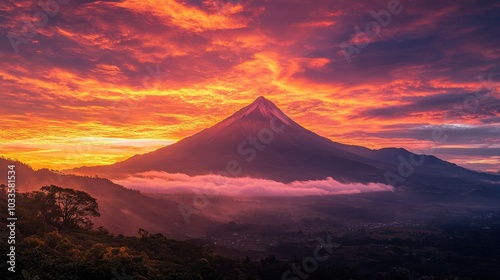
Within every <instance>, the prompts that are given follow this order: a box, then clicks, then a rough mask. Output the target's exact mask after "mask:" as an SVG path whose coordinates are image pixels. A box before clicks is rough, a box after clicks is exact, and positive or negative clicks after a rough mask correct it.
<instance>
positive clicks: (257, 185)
mask: <svg viewBox="0 0 500 280" xmlns="http://www.w3.org/2000/svg"><path fill="white" fill-rule="evenodd" d="M115 183H118V184H121V185H123V186H125V187H127V188H131V189H137V190H140V191H142V192H145V193H164V194H173V193H203V194H205V195H225V196H306V195H334V194H356V193H362V192H379V191H393V188H392V187H391V186H388V185H384V184H380V183H369V184H361V183H341V182H338V181H336V180H334V179H332V178H330V177H328V178H326V179H324V180H313V181H295V182H292V183H289V184H285V183H281V182H276V181H272V180H265V179H254V178H248V177H245V178H228V177H223V176H220V175H201V176H188V175H186V174H178V173H177V174H171V173H167V172H159V171H148V172H143V173H138V174H133V175H130V176H129V177H128V178H126V179H124V180H115Z"/></svg>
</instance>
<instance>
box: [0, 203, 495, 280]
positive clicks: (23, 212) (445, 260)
mask: <svg viewBox="0 0 500 280" xmlns="http://www.w3.org/2000/svg"><path fill="white" fill-rule="evenodd" d="M368 197H369V196H368ZM308 199H309V200H312V201H314V204H315V205H316V208H315V209H313V210H311V212H309V213H307V211H302V212H301V215H298V214H293V215H291V216H288V217H286V216H283V215H284V214H280V213H282V210H276V209H277V208H276V207H273V209H275V211H269V213H270V215H269V216H267V217H265V216H260V219H258V217H257V218H256V217H255V216H254V215H257V216H258V215H261V213H259V212H252V210H254V209H253V208H251V207H250V206H249V205H250V204H252V205H254V206H253V207H254V208H259V205H260V208H262V209H263V210H265V207H264V202H266V201H267V203H269V201H268V200H269V199H266V198H262V199H253V200H252V199H250V200H249V199H246V200H247V202H246V203H248V204H246V203H242V200H241V199H239V200H238V199H236V200H237V203H238V204H240V205H241V207H243V208H245V209H248V210H249V212H245V213H246V214H245V215H243V214H241V213H243V212H239V213H240V214H235V216H233V215H230V216H231V218H237V220H232V221H229V222H223V221H222V220H221V221H220V222H219V223H218V224H217V227H211V228H209V229H208V230H207V231H206V233H204V234H203V238H199V239H189V240H174V239H171V238H167V237H165V236H164V235H162V234H159V233H150V232H148V231H147V229H145V230H143V229H141V230H139V229H138V233H137V236H122V235H117V234H111V233H109V232H108V231H107V230H106V229H105V228H103V227H99V228H97V229H64V228H61V227H57V226H54V225H52V224H48V223H47V222H46V221H44V220H43V219H42V218H40V217H38V216H37V214H36V213H37V209H36V204H33V201H29V198H27V197H25V196H24V195H21V196H19V197H18V200H19V202H18V210H17V211H18V213H19V222H18V228H17V241H16V258H17V264H16V266H17V267H16V273H15V274H14V273H11V272H8V271H7V263H6V260H5V258H6V257H5V254H3V256H4V257H3V258H4V261H2V263H1V264H0V275H1V279H35V276H39V277H40V279H51V280H52V279H53V280H58V279H65V280H67V279H103V280H104V279H106V280H108V279H117V280H125V279H150V280H155V279H176V280H181V279H182V280H188V279H204V280H208V279H221V280H222V279H227V280H234V279H276V280H279V279H289V280H297V279H328V280H331V279H346V280H348V279H500V268H498V262H499V260H500V212H499V211H498V210H497V209H495V207H484V209H481V208H475V210H471V209H465V208H460V207H458V206H455V207H451V206H449V205H448V206H447V207H444V206H441V207H440V206H439V205H438V204H436V205H437V206H434V207H430V206H429V207H428V208H427V209H422V211H421V212H420V213H413V214H414V215H409V213H406V212H407V211H411V209H412V206H411V205H408V207H407V208H404V207H401V209H406V210H404V211H403V210H400V211H403V212H404V213H406V215H402V214H398V215H396V216H399V218H400V219H398V218H397V217H395V216H390V215H388V214H387V213H386V212H377V210H376V207H374V208H372V209H368V210H367V209H366V208H363V207H361V206H359V205H361V204H360V202H359V200H361V201H365V202H366V200H367V199H368V198H367V197H364V196H358V197H352V198H351V200H352V201H349V200H348V199H346V198H343V200H344V204H340V203H339V205H340V206H336V207H337V208H336V207H333V206H332V203H331V201H328V199H326V200H325V203H324V204H322V203H320V202H319V201H317V200H318V199H321V200H324V199H325V198H308ZM315 199H316V200H315ZM331 199H333V198H331ZM336 199H338V198H336ZM379 199H380V198H379ZM273 200H275V199H273ZM285 200H288V201H290V203H291V204H290V205H288V206H287V204H286V203H285V202H284V201H285ZM300 200H302V201H304V200H305V199H304V198H293V199H292V198H286V199H285V198H283V199H282V200H281V201H280V200H278V201H280V203H281V204H283V205H285V206H287V207H291V205H292V204H293V205H296V204H297V203H298V202H299V201H300ZM234 201H235V199H231V198H219V199H218V200H213V203H214V204H213V205H212V208H207V209H205V213H206V215H211V214H213V213H216V212H220V211H221V210H223V208H224V207H226V206H224V205H225V204H228V203H229V204H231V203H234ZM353 201H358V202H357V204H356V205H358V206H357V207H352V206H349V207H351V208H349V207H348V205H352V203H353ZM380 201H381V202H380V205H379V207H380V209H379V210H381V209H386V211H387V212H390V211H388V210H387V207H388V206H389V205H390V204H391V203H393V202H388V201H386V202H385V203H384V202H383V200H380ZM326 202H328V203H326ZM304 203H310V202H304ZM388 204H389V205H388ZM267 205H269V206H271V205H270V204H267ZM27 206H29V207H27ZM285 206H283V207H284V208H285ZM1 207H2V209H1V213H2V216H1V218H2V219H4V220H5V219H6V214H4V213H6V209H5V207H6V201H5V198H2V201H1ZM297 207H299V206H297ZM299 208H300V207H299ZM302 209H304V208H302ZM336 209H337V210H336ZM349 209H350V210H349ZM478 209H479V210H478ZM291 210H294V209H293V208H292V209H291ZM325 211H326V212H330V215H326V214H325V213H324V214H325V215H323V216H322V215H315V218H313V216H314V215H313V214H312V213H322V212H325ZM349 211H351V212H349ZM220 213H221V215H222V213H223V211H222V212H220ZM342 213H343V215H342V217H339V216H337V215H340V214H342ZM432 213H434V215H433V216H432V217H433V218H429V217H427V215H430V214H432ZM226 215H227V213H226ZM238 215H240V216H238ZM274 215H278V216H274ZM279 215H281V218H280V217H279ZM403 216H404V217H405V218H404V217H403ZM445 216H447V217H448V218H444V217H445ZM221 217H222V216H221ZM221 217H219V218H220V219H222V218H221ZM252 217H253V218H252ZM327 217H331V218H327ZM354 217H357V218H354ZM384 217H386V218H384ZM412 217H413V218H412ZM226 218H228V217H226ZM410 218H412V219H410ZM273 221H274V222H273ZM292 221H293V224H288V223H290V222H292ZM368 221H370V222H368ZM196 222H197V220H196V218H195V217H194V216H193V220H192V221H191V224H190V225H187V226H191V227H192V228H193V230H194V229H196ZM286 224H288V226H287V225H286ZM3 236H4V237H5V234H4V235H3ZM1 246H2V247H1V251H2V252H7V251H8V248H7V242H2V243H1ZM22 271H24V274H25V275H24V276H23V275H22V274H21V273H22Z"/></svg>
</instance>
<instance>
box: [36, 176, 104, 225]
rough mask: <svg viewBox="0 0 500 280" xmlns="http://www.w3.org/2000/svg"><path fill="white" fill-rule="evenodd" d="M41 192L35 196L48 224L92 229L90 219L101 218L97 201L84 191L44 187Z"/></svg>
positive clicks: (53, 186)
mask: <svg viewBox="0 0 500 280" xmlns="http://www.w3.org/2000/svg"><path fill="white" fill-rule="evenodd" d="M40 191H41V192H37V193H35V194H34V196H35V198H36V199H37V200H38V201H41V205H40V211H41V212H42V215H43V216H44V218H45V219H46V220H47V221H48V222H52V223H55V224H59V225H61V226H62V227H64V228H87V229H91V228H92V225H93V223H92V221H91V220H90V218H91V217H99V216H101V214H100V213H99V207H98V204H97V201H96V199H95V198H93V197H92V196H90V195H89V194H88V193H86V192H84V191H78V190H73V189H66V188H61V187H58V186H55V185H50V186H44V187H42V188H41V189H40ZM40 195H43V198H42V197H40ZM40 199H42V200H40Z"/></svg>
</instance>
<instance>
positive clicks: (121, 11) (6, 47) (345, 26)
mask: <svg viewBox="0 0 500 280" xmlns="http://www.w3.org/2000/svg"><path fill="white" fill-rule="evenodd" d="M59 2H60V3H65V2H66V1H59ZM233 2H235V1H229V2H227V1H222V0H203V1H201V0H200V1H198V0H188V1H174V0H166V1H155V0H147V1H135V0H123V1H113V2H104V1H96V2H88V1H77V0H74V1H69V2H68V3H65V4H59V9H58V11H57V12H56V11H55V10H53V11H52V12H53V13H51V10H44V8H43V7H41V6H39V5H37V4H36V3H34V2H32V1H10V0H9V1H4V2H2V3H1V4H0V10H1V11H2V13H1V16H0V30H2V38H3V40H2V44H1V45H0V55H1V59H2V61H3V64H2V66H3V67H2V68H0V85H1V86H2V91H1V92H0V100H1V101H2V102H1V105H0V116H2V123H1V124H0V129H1V131H2V132H3V133H2V135H1V136H0V155H3V156H6V157H11V158H16V159H18V160H20V161H22V162H25V163H27V164H30V165H32V166H33V167H35V168H42V167H46V168H51V169H59V170H62V169H67V168H73V167H78V166H83V165H87V166H89V165H102V164H111V163H114V162H117V161H121V160H124V159H126V158H128V157H130V156H133V155H134V154H141V153H146V152H149V151H153V150H155V149H157V148H160V147H162V146H165V145H168V144H171V143H174V142H176V141H178V140H180V139H182V138H184V137H187V136H189V135H192V134H194V133H196V132H198V131H201V130H202V129H204V128H208V127H210V126H212V125H214V124H216V123H217V122H219V121H221V120H223V119H224V118H226V117H228V116H229V115H231V114H232V113H234V112H236V111H237V110H238V109H240V108H242V107H244V106H246V105H248V104H250V103H251V102H252V101H253V100H254V99H255V98H257V97H258V96H261V95H262V96H265V97H266V98H268V99H269V100H271V101H272V102H274V103H275V104H276V105H277V106H278V107H279V108H280V109H281V110H283V112H284V113H285V114H287V115H288V116H289V117H290V118H292V119H293V120H295V121H296V122H298V123H299V124H300V125H302V126H304V127H305V128H307V129H309V130H311V131H313V132H315V133H317V134H319V135H321V136H324V137H327V138H329V139H331V140H333V141H337V142H341V143H345V144H354V145H361V146H366V147H368V148H383V147H403V148H406V149H408V150H410V151H415V152H418V151H421V150H424V151H426V150H429V148H430V147H432V148H434V149H433V150H432V154H434V155H436V156H438V157H440V158H443V159H445V160H449V161H451V162H455V163H457V164H459V165H461V166H464V167H467V168H471V169H475V170H481V171H488V172H499V171H500V170H499V166H500V137H499V136H500V97H499V95H498V89H499V85H498V83H497V82H496V81H498V80H499V78H500V71H499V68H498V65H499V63H498V62H499V58H500V53H499V51H498V47H496V46H498V45H499V43H500V42H499V40H500V39H499V38H500V36H496V35H498V32H499V31H498V30H497V29H495V27H492V24H491V23H489V20H490V19H492V18H495V16H494V14H493V13H492V12H490V11H498V10H499V9H500V3H496V2H494V1H491V2H488V1H487V2H485V4H484V5H482V6H480V5H474V4H470V3H469V4H467V3H456V2H454V1H441V2H439V3H433V4H432V5H433V6H432V5H431V6H432V7H430V6H429V4H428V3H417V2H414V1H413V2H410V1H405V0H401V1H399V2H398V3H399V4H397V3H396V2H397V1H396V2H395V1H394V0H390V1H368V2H366V1H364V2H362V3H353V2H352V1H346V0H345V1H344V0H343V1H338V2H335V3H332V2H331V1H326V0H318V1H315V2H314V4H312V3H309V4H305V3H303V2H300V1H284V0H283V1H265V0H255V1H250V0H249V1H246V0H241V1H236V3H233ZM389 3H393V4H394V5H395V6H392V10H393V11H392V12H391V19H390V21H389V22H388V23H387V24H386V26H382V27H381V28H380V30H379V34H378V35H379V36H378V35H377V36H369V37H367V38H369V40H368V41H366V42H363V41H362V42H360V40H363V37H361V36H358V35H359V34H358V35H356V31H355V30H356V27H359V28H361V29H362V30H365V26H367V25H368V24H369V23H370V22H377V20H376V16H374V15H373V14H372V12H375V14H377V13H379V14H381V13H380V12H381V11H383V10H391V9H390V6H389ZM396 4H397V5H396ZM40 11H42V12H44V13H46V14H47V15H48V17H47V22H46V24H45V25H43V24H42V23H40V22H38V23H39V24H38V25H37V26H36V32H35V33H34V34H28V33H26V34H27V35H22V34H23V32H27V31H26V30H25V29H23V26H24V25H25V21H24V22H23V19H26V18H28V19H30V20H32V21H33V20H34V21H37V20H40V19H36V16H34V15H35V14H37V12H40ZM398 11H399V12H398ZM39 14H40V13H38V15H39ZM464 23H465V27H464ZM382 25H384V24H382ZM379 26H380V25H379ZM375 31H376V30H375ZM375 31H374V30H372V32H375ZM12 34H17V35H16V36H21V37H17V39H19V38H21V39H22V38H24V39H25V40H26V41H25V42H22V43H19V44H18V45H15V46H16V47H17V53H16V52H15V51H16V47H13V45H12V44H11V41H10V39H9V37H8V36H10V38H14V37H12V36H13V35H12ZM30 36H31V37H30ZM28 37H30V38H28ZM362 43H365V45H366V46H364V47H361V46H362V45H363V44H362ZM342 44H347V45H348V46H358V47H356V49H357V50H359V53H352V54H351V55H350V56H349V60H350V61H348V60H347V59H346V55H345V53H344V52H343V51H342V50H343V49H342V47H341V46H342ZM356 44H358V45H356ZM344 46H346V45H344ZM344 50H345V49H344ZM478 77H482V79H479V78H478ZM476 102H477V106H476ZM464 105H465V107H464ZM436 129H442V130H443V131H445V133H446V134H447V136H448V137H447V141H446V142H444V143H435V142H434V141H433V140H432V137H431V134H432V131H433V130H436Z"/></svg>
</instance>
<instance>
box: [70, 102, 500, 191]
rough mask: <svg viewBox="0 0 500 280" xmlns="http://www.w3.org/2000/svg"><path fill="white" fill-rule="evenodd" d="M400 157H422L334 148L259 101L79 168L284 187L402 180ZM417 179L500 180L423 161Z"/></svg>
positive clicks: (430, 184)
mask: <svg viewBox="0 0 500 280" xmlns="http://www.w3.org/2000/svg"><path fill="white" fill-rule="evenodd" d="M400 157H402V158H404V159H406V160H408V159H410V158H414V159H420V158H421V157H420V156H419V155H416V154H413V153H410V152H408V151H407V150H405V149H396V148H386V149H380V150H370V149H367V148H364V147H360V146H350V145H344V144H341V143H337V142H333V141H331V140H329V139H327V138H324V137H322V136H319V135H317V134H315V133H313V132H311V131H309V130H307V129H305V128H303V127H302V126H300V125H299V124H297V123H296V122H294V121H293V120H292V119H291V118H289V117H288V116H287V115H285V114H284V113H283V112H282V111H281V110H280V109H279V108H278V107H276V106H275V105H274V104H273V103H272V102H271V101H269V100H267V99H266V98H264V97H259V98H257V99H256V100H255V101H254V102H253V103H251V104H250V105H248V106H246V107H244V108H242V109H241V110H239V111H237V112H236V113H234V114H233V115H231V116H230V117H228V118H226V119H224V120H223V121H221V122H220V123H218V124H216V125H214V126H213V127H210V128H207V129H204V130H202V131H201V132H199V133H197V134H195V135H193V136H190V137H187V138H185V139H182V140H181V141H179V142H177V143H175V144H172V145H169V146H166V147H164V148H161V149H158V150H156V151H153V152H150V153H147V154H143V155H136V156H133V157H131V158H129V159H127V160H125V161H122V162H119V163H116V164H113V165H109V166H97V167H82V168H78V169H75V170H73V172H77V173H79V174H87V175H95V174H97V175H100V176H103V177H107V178H118V177H123V176H126V175H127V174H133V173H138V172H144V171H149V170H158V171H167V172H170V173H185V174H188V175H201V174H216V173H218V174H223V175H225V176H238V177H243V176H249V177H254V178H265V179H271V180H276V181H280V182H285V183H286V182H291V181H296V180H312V179H324V178H326V177H333V178H334V179H336V180H339V181H343V182H362V183H367V182H382V183H387V182H388V181H387V172H391V173H392V174H395V175H398V176H399V175H400V174H399V173H401V172H400V171H399V170H398V169H400V165H401V160H400ZM414 169H415V170H414V172H412V174H413V175H412V176H407V177H408V178H406V177H404V176H403V177H404V178H403V179H404V180H401V181H399V182H398V183H399V184H401V185H404V186H409V187H419V188H421V190H431V191H436V190H442V189H450V188H452V189H453V188H455V191H459V192H465V191H468V190H469V189H470V188H471V186H469V185H468V184H470V183H471V182H474V183H473V184H472V185H474V186H475V185H477V184H478V183H480V184H486V185H489V184H490V183H489V182H490V181H493V182H500V176H495V175H490V174H482V173H478V172H474V171H470V170H467V169H465V168H462V167H459V166H457V165H455V164H452V163H448V162H445V161H442V160H440V159H438V158H436V157H433V156H423V164H421V165H418V166H415V168H414Z"/></svg>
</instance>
